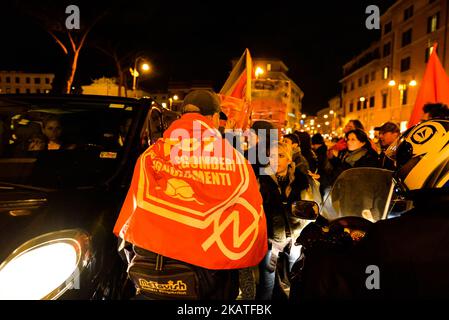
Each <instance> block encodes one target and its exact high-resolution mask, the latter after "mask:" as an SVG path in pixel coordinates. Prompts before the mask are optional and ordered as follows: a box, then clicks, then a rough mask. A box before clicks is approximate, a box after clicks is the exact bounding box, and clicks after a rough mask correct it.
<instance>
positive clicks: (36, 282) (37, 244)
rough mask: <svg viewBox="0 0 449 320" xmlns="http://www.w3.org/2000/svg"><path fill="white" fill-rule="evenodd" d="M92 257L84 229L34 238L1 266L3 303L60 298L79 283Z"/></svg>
mask: <svg viewBox="0 0 449 320" xmlns="http://www.w3.org/2000/svg"><path fill="white" fill-rule="evenodd" d="M90 255H91V250H90V241H89V236H88V235H87V234H86V233H85V232H84V231H82V230H79V229H70V230H61V231H57V232H51V233H47V234H44V235H42V236H39V237H36V238H33V239H31V240H29V241H27V242H25V243H24V244H22V245H21V246H20V247H18V248H17V249H16V250H14V252H13V253H11V255H9V257H8V258H7V259H6V260H5V261H4V262H3V263H2V264H1V265H0V300H38V299H57V298H58V297H60V296H61V295H62V294H63V293H64V292H66V291H67V290H68V289H71V288H72V287H73V285H74V284H76V282H77V281H79V275H80V272H81V270H82V268H83V267H84V266H85V265H86V264H87V262H88V260H89V257H90Z"/></svg>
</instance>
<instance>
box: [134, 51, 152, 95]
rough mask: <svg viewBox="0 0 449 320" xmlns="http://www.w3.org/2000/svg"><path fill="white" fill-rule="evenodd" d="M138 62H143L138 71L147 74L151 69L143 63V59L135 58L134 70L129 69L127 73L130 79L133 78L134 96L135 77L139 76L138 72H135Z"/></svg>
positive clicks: (135, 93)
mask: <svg viewBox="0 0 449 320" xmlns="http://www.w3.org/2000/svg"><path fill="white" fill-rule="evenodd" d="M140 61H144V62H143V63H142V64H141V65H140V69H141V70H142V72H149V71H150V69H151V67H150V65H149V64H148V63H147V62H145V59H144V58H143V57H137V58H136V59H135V60H134V68H129V72H130V73H131V75H132V77H133V91H134V95H135V96H137V92H136V89H137V77H138V76H139V75H140V74H139V71H138V70H137V66H138V64H139V62H140Z"/></svg>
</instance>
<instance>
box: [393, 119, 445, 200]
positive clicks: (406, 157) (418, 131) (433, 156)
mask: <svg viewBox="0 0 449 320" xmlns="http://www.w3.org/2000/svg"><path fill="white" fill-rule="evenodd" d="M386 155H387V156H388V157H389V158H391V159H393V160H395V161H396V166H397V171H396V173H395V175H394V179H395V181H396V183H397V185H398V186H399V188H400V190H401V191H404V192H410V191H417V190H427V189H447V191H449V120H447V119H432V120H429V121H424V122H421V123H419V124H417V125H416V126H414V127H412V128H410V129H408V130H407V131H406V132H404V134H403V135H402V136H401V137H399V138H398V139H397V140H396V141H395V142H394V143H393V144H392V145H391V146H390V147H389V148H388V149H387V151H386ZM441 191H444V190H441Z"/></svg>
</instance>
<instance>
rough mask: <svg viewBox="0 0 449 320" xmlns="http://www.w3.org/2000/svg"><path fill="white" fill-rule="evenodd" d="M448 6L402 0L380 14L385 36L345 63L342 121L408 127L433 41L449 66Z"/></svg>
mask: <svg viewBox="0 0 449 320" xmlns="http://www.w3.org/2000/svg"><path fill="white" fill-rule="evenodd" d="M448 10H449V7H448V2H447V1H443V0H440V1H439V0H399V1H397V2H395V3H394V4H393V5H392V6H391V7H390V8H389V9H388V10H387V11H386V12H385V13H384V14H383V15H382V16H381V18H380V26H381V28H382V30H381V37H380V39H379V40H378V41H377V42H375V43H374V44H372V45H371V46H370V47H369V48H368V49H366V50H365V51H363V52H362V53H361V54H359V55H358V56H357V57H355V58H354V59H352V60H351V61H349V62H348V63H346V64H345V65H344V66H343V78H342V79H341V81H340V83H341V86H342V94H341V96H342V106H343V111H344V120H343V122H346V121H348V120H350V119H359V120H360V121H362V123H363V124H364V126H365V128H366V129H367V131H372V130H373V128H374V127H375V126H378V125H380V124H382V123H383V122H386V121H392V122H395V123H397V124H398V125H400V126H401V129H403V130H404V129H405V128H406V127H407V123H408V120H409V118H410V115H411V112H412V109H413V106H414V103H415V99H416V94H417V91H418V89H419V86H420V84H421V80H422V77H423V75H424V70H425V67H426V63H427V60H428V58H429V55H430V50H431V47H432V46H433V44H434V42H437V43H438V49H437V53H438V56H439V59H440V61H441V62H442V64H443V67H444V68H445V70H447V64H448V63H449V52H448V51H449V50H448V49H449V48H448V46H449V44H448V43H447V42H448V34H447V33H448V17H449V15H448Z"/></svg>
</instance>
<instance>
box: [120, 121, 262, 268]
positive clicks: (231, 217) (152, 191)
mask: <svg viewBox="0 0 449 320" xmlns="http://www.w3.org/2000/svg"><path fill="white" fill-rule="evenodd" d="M114 233H115V234H116V235H117V236H119V237H121V238H123V239H125V240H126V241H129V242H131V243H133V244H135V245H137V246H139V247H142V248H144V249H147V250H150V251H153V252H157V253H159V254H161V255H164V256H167V257H171V258H174V259H178V260H181V261H185V262H188V263H191V264H194V265H198V266H201V267H205V268H209V269H234V268H243V267H248V266H255V265H257V264H258V263H259V262H260V261H261V259H262V258H263V257H264V255H265V254H266V252H267V230H266V219H265V214H264V212H263V207H262V198H261V195H260V193H259V188H258V184H257V181H256V177H255V175H254V172H253V171H252V168H251V166H250V164H249V163H248V161H247V160H246V159H245V158H244V157H243V156H242V155H241V154H240V153H239V152H238V151H236V150H235V149H234V148H233V147H232V146H231V145H230V144H229V143H228V142H227V141H226V140H225V139H222V137H221V135H220V133H219V132H218V130H216V129H213V128H212V123H211V122H210V121H209V120H208V119H207V118H205V117H203V116H201V115H199V114H196V113H187V114H184V115H183V116H182V117H181V118H180V119H178V120H176V121H175V122H173V123H172V125H171V126H170V127H169V128H168V129H167V130H166V132H165V133H164V136H163V138H161V139H159V140H158V141H157V142H156V143H155V144H154V145H152V146H150V147H149V148H148V149H147V150H146V151H145V152H144V153H143V154H142V155H141V156H140V158H139V159H138V161H137V164H136V166H135V169H134V176H133V179H132V183H131V186H130V188H129V191H128V194H127V197H126V200H125V202H124V204H123V207H122V210H121V212H120V215H119V217H118V220H117V222H116V225H115V227H114Z"/></svg>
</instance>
